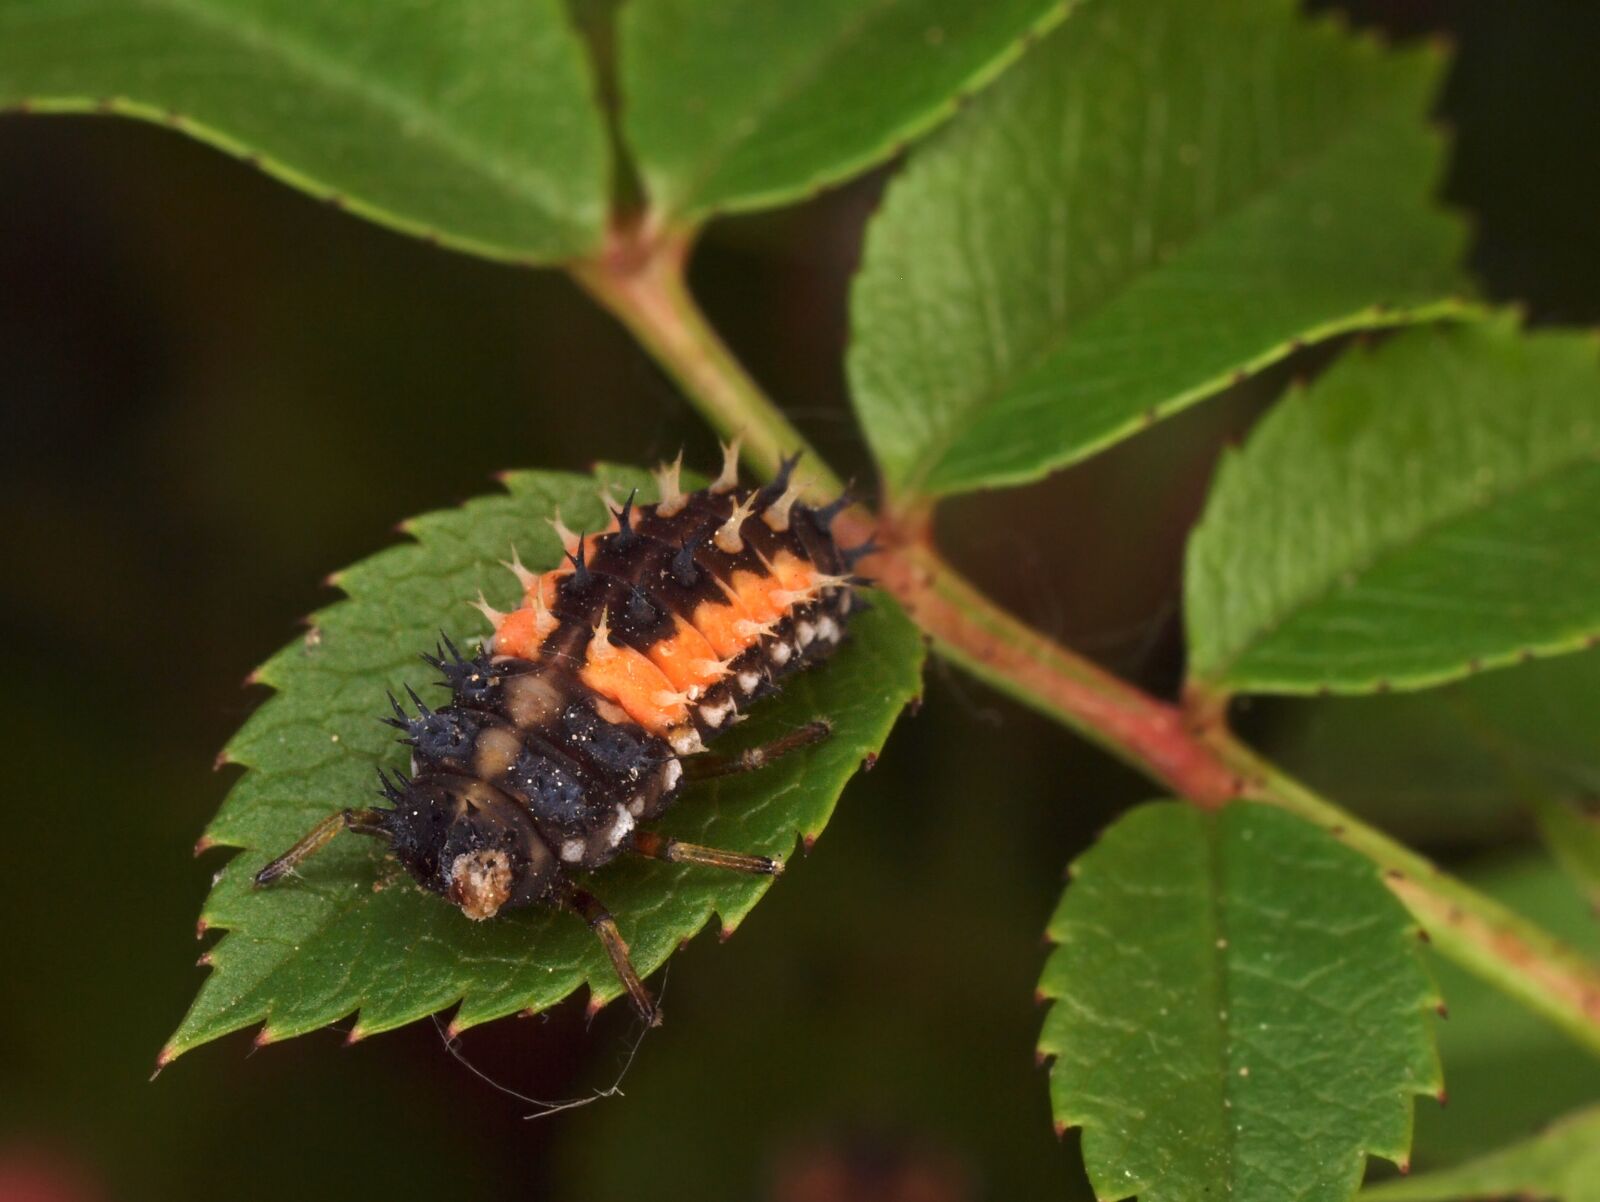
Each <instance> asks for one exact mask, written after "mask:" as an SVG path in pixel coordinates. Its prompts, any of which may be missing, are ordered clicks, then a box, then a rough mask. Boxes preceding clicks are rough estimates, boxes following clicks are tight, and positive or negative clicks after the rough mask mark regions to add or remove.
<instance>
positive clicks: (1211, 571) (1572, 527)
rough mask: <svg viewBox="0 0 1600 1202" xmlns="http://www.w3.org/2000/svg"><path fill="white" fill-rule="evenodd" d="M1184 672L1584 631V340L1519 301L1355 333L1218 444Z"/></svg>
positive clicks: (1269, 682) (1588, 536)
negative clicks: (1522, 313) (1239, 445)
mask: <svg viewBox="0 0 1600 1202" xmlns="http://www.w3.org/2000/svg"><path fill="white" fill-rule="evenodd" d="M1184 592H1185V600H1186V606H1185V612H1186V618H1187V625H1188V632H1189V641H1190V646H1191V647H1192V649H1193V650H1192V652H1191V667H1190V672H1191V675H1192V676H1193V677H1194V679H1195V681H1196V682H1197V683H1198V684H1200V685H1202V686H1204V687H1206V688H1208V689H1212V690H1215V691H1222V692H1230V691H1236V690H1242V691H1247V692H1266V693H1315V692H1320V691H1325V690H1326V691H1333V692H1341V693H1360V692H1372V691H1375V690H1381V689H1383V688H1385V687H1391V686H1392V687H1394V688H1421V687H1424V686H1427V685H1434V684H1440V683H1443V682H1445V681H1449V680H1452V679H1455V678H1458V677H1462V676H1466V675H1467V674H1469V673H1470V672H1473V671H1475V670H1477V669H1479V668H1485V667H1494V666H1498V665H1504V664H1510V663H1515V662H1516V661H1518V660H1520V659H1523V658H1526V657H1530V656H1533V655H1536V654H1540V655H1544V654H1557V653H1563V652H1570V651H1578V650H1581V649H1582V648H1584V647H1585V646H1588V645H1590V644H1591V642H1592V641H1593V640H1594V639H1595V638H1597V637H1600V346H1597V344H1596V342H1595V339H1594V337H1593V336H1592V335H1590V334H1587V333H1585V334H1577V333H1571V332H1549V333H1529V334H1524V333H1522V332H1521V331H1520V330H1519V329H1518V327H1517V323H1516V321H1515V320H1514V319H1512V318H1510V317H1500V318H1498V319H1496V320H1493V321H1486V322H1482V323H1479V324H1475V325H1460V326H1438V327H1433V328H1427V329H1417V330H1408V331H1406V332H1404V333H1402V334H1397V335H1395V336H1394V337H1393V338H1391V339H1390V340H1389V341H1387V342H1385V343H1384V344H1382V345H1381V346H1378V347H1375V348H1371V349H1361V348H1358V349H1356V350H1355V351H1353V352H1352V353H1351V354H1349V355H1346V356H1345V357H1344V358H1342V359H1340V360H1339V362H1338V363H1336V364H1335V365H1334V366H1333V367H1332V368H1331V369H1330V370H1329V371H1328V372H1326V373H1325V374H1324V375H1323V376H1321V377H1320V378H1319V379H1318V380H1317V381H1316V382H1315V383H1313V384H1312V385H1311V386H1310V387H1309V388H1306V389H1304V390H1302V391H1299V392H1296V393H1295V394H1294V395H1292V396H1290V397H1289V398H1287V399H1286V400H1285V401H1284V402H1283V403H1282V404H1280V405H1279V406H1278V407H1277V408H1276V409H1274V410H1273V411H1272V412H1271V413H1269V414H1268V415H1267V416H1266V418H1264V419H1263V420H1262V422H1261V424H1260V425H1259V426H1258V427H1257V428H1256V429H1255V430H1254V431H1253V432H1252V434H1251V436H1250V438H1249V441H1248V442H1246V444H1245V446H1244V448H1243V449H1242V450H1241V451H1239V452H1238V453H1237V454H1234V455H1232V456H1230V457H1229V458H1227V459H1225V460H1224V462H1223V464H1222V466H1221V468H1220V469H1219V470H1218V472H1217V479H1216V483H1215V485H1214V486H1213V488H1212V490H1211V496H1210V499H1209V500H1208V501H1207V503H1206V509H1205V515H1204V517H1203V518H1202V519H1201V522H1200V525H1199V526H1198V527H1197V528H1196V530H1195V532H1194V535H1193V537H1192V538H1191V540H1190V543H1189V553H1188V562H1187V568H1186V572H1185V580H1184Z"/></svg>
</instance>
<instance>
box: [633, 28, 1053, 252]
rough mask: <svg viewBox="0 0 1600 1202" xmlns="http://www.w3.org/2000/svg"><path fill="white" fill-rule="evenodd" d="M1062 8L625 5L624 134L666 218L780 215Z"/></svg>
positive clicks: (983, 76)
mask: <svg viewBox="0 0 1600 1202" xmlns="http://www.w3.org/2000/svg"><path fill="white" fill-rule="evenodd" d="M1069 5H1070V0H985V3H982V4H973V3H970V2H969V0H898V2H897V3H883V2H882V0H809V2H808V3H804V4H794V3H789V2H787V0H629V3H628V4H627V5H626V6H625V7H624V8H623V10H622V16H621V19H620V29H619V60H620V61H619V68H620V74H621V81H622V92H623V97H624V102H623V105H624V112H623V123H624V133H625V135H626V137H627V140H628V142H629V144H630V146H631V147H632V149H633V151H634V154H635V157H636V158H637V160H638V164H639V169H640V173H641V174H642V176H643V177H644V181H645V185H646V189H647V190H648V192H649V194H650V197H651V200H652V201H653V203H654V204H655V206H656V207H657V208H659V209H660V210H661V211H662V212H663V213H664V214H665V215H666V216H667V218H668V219H669V220H671V221H674V222H694V221H698V220H702V219H704V218H705V217H707V216H708V215H710V214H711V213H713V212H727V211H730V210H737V209H755V208H764V207H770V206H773V205H778V204H782V203H784V202H786V201H791V200H795V199H797V198H799V197H801V196H804V195H806V194H807V193H810V192H814V191H816V190H817V189H818V188H821V187H822V186H823V185H825V184H829V183H832V182H834V181H836V180H840V179H843V178H845V177H846V176H850V175H853V174H855V173H857V172H859V171H863V170H865V169H866V168H868V167H870V166H872V165H873V164H874V163H877V162H881V161H882V160H884V159H886V158H888V157H889V156H890V155H892V154H893V153H895V151H897V150H898V149H900V148H901V147H903V146H904V145H905V143H906V142H907V141H908V140H910V139H912V138H915V137H917V136H919V135H921V134H922V133H924V132H926V131H927V130H928V129H930V128H932V127H933V126H934V125H935V124H937V123H938V122H939V121H941V120H943V119H944V118H945V117H947V116H948V115H949V114H950V113H951V112H953V111H954V109H955V106H956V103H957V101H958V99H959V98H960V97H961V96H962V95H964V94H967V93H970V92H972V91H975V90H976V89H978V88H980V87H982V86H983V85H984V84H985V83H987V82H988V81H989V80H990V79H991V78H992V77H993V76H995V75H996V74H998V73H999V72H1000V71H1001V70H1003V69H1004V68H1005V67H1006V66H1007V65H1008V64H1009V63H1011V62H1012V61H1013V60H1014V59H1015V58H1016V57H1017V55H1018V54H1020V53H1021V51H1022V48H1023V45H1024V43H1025V42H1026V40H1027V39H1028V38H1030V37H1031V36H1033V35H1034V34H1036V33H1038V32H1039V31H1041V30H1044V29H1047V28H1049V27H1050V26H1051V25H1054V24H1055V23H1056V22H1057V21H1059V20H1060V19H1061V18H1062V16H1063V15H1064V14H1065V13H1066V11H1067V9H1068V7H1069Z"/></svg>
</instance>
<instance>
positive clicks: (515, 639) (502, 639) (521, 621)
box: [494, 606, 544, 659]
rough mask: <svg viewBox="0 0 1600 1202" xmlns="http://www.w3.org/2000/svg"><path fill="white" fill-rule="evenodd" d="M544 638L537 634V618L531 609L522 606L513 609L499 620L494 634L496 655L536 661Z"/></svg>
mask: <svg viewBox="0 0 1600 1202" xmlns="http://www.w3.org/2000/svg"><path fill="white" fill-rule="evenodd" d="M542 642H544V636H543V635H541V634H540V633H539V622H538V617H537V615H536V614H535V613H534V611H533V610H532V609H529V608H528V607H527V606H523V607H522V608H521V609H514V610H512V611H511V612H510V613H508V614H507V615H506V616H505V618H504V619H502V620H501V622H500V625H499V626H498V627H497V628H496V629H495V632H494V650H495V654H496V655H514V656H516V657H517V658H518V659H538V658H539V644H540V643H542Z"/></svg>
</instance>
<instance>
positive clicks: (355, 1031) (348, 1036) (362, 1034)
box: [263, 1022, 456, 1047]
mask: <svg viewBox="0 0 1600 1202" xmlns="http://www.w3.org/2000/svg"><path fill="white" fill-rule="evenodd" d="M263 1033H264V1032H263ZM366 1037H367V1031H366V1028H364V1027H363V1026H362V1025H361V1024H360V1023H359V1022H358V1023H356V1024H355V1026H353V1027H351V1028H350V1029H349V1030H348V1031H346V1032H345V1034H344V1046H345V1047H350V1046H351V1045H352V1044H357V1043H360V1042H361V1041H362V1040H363V1039H365V1038H366ZM445 1037H446V1038H447V1039H452V1040H453V1039H454V1038H455V1037H456V1025H455V1023H454V1022H452V1023H451V1024H450V1026H449V1027H448V1028H447V1029H446V1031H445Z"/></svg>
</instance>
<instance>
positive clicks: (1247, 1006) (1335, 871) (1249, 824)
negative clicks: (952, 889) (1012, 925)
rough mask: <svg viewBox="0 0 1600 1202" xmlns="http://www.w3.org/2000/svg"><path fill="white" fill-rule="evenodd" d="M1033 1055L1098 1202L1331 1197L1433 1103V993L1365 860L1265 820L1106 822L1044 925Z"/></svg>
mask: <svg viewBox="0 0 1600 1202" xmlns="http://www.w3.org/2000/svg"><path fill="white" fill-rule="evenodd" d="M1049 934H1050V938H1051V939H1052V940H1053V941H1054V942H1055V943H1056V944H1057V945H1058V946H1057V948H1056V950H1055V951H1054V952H1052V953H1051V955H1050V959H1049V961H1048V963H1047V964H1046V965H1045V971H1044V978H1043V980H1042V981H1041V982H1040V986H1039V992H1040V995H1041V996H1042V997H1045V998H1048V999H1050V1000H1051V1001H1052V1003H1053V1004H1052V1005H1051V1007H1050V1014H1049V1017H1048V1018H1047V1019H1046V1020H1045V1026H1044V1032H1043V1034H1042V1035H1041V1036H1040V1039H1039V1050H1040V1052H1041V1053H1042V1054H1043V1055H1045V1056H1048V1057H1051V1058H1053V1060H1054V1064H1053V1065H1052V1066H1051V1070H1050V1096H1051V1101H1052V1103H1053V1106H1054V1110H1055V1115H1056V1120H1057V1122H1058V1124H1059V1125H1060V1126H1061V1127H1062V1128H1066V1127H1081V1128H1083V1157H1084V1165H1085V1167H1086V1168H1087V1169H1088V1173H1089V1179H1090V1181H1091V1182H1093V1184H1094V1187H1095V1193H1096V1195H1097V1196H1098V1197H1101V1198H1108V1199H1109V1198H1124V1197H1127V1196H1129V1195H1132V1194H1137V1195H1138V1196H1139V1198H1140V1200H1141V1202H1180V1200H1181V1202H1203V1200H1205V1199H1214V1198H1219V1197H1230V1198H1233V1199H1236V1200H1238V1202H1280V1200H1281V1199H1283V1198H1298V1199H1302V1200H1303V1202H1344V1199H1346V1198H1348V1197H1349V1196H1350V1195H1351V1194H1352V1193H1353V1192H1354V1191H1355V1189H1356V1186H1357V1184H1358V1183H1359V1182H1360V1180H1361V1172H1362V1168H1363V1166H1364V1164H1365V1162H1366V1157H1367V1156H1368V1154H1374V1155H1378V1156H1384V1157H1388V1158H1390V1159H1393V1160H1401V1161H1403V1160H1404V1159H1405V1157H1406V1156H1407V1154H1408V1151H1409V1148H1410V1144H1411V1122H1412V1095H1414V1094H1419V1093H1428V1094H1437V1093H1438V1092H1439V1090H1440V1077H1439V1062H1438V1056H1437V1054H1436V1052H1435V1050H1434V1045H1433V1039H1432V1035H1431V1031H1430V1026H1429V1011H1431V1010H1432V1008H1433V1007H1434V1006H1436V1005H1437V1004H1438V1001H1439V997H1438V993H1437V991H1436V990H1435V989H1434V988H1433V985H1432V983H1431V982H1430V981H1429V979H1428V974H1427V972H1426V971H1425V970H1424V969H1423V967H1422V962H1421V958H1420V957H1419V955H1418V952H1417V948H1418V944H1419V940H1418V938H1417V934H1416V928H1415V925H1414V924H1413V923H1412V921H1411V919H1410V917H1409V916H1408V915H1407V914H1406V912H1405V909H1404V908H1403V907H1402V906H1401V905H1400V903H1399V902H1398V901H1397V900H1396V899H1395V898H1394V897H1393V896H1392V895H1391V894H1390V893H1389V891H1388V890H1387V889H1385V888H1384V886H1383V884H1382V882H1381V881H1380V880H1379V879H1378V875H1377V870H1376V869H1375V868H1374V867H1373V865H1372V863H1371V861H1369V860H1367V859H1365V858H1364V857H1362V856H1360V855H1359V854H1357V853H1356V852H1354V851H1352V850H1350V849H1349V848H1347V847H1345V846H1343V845H1342V844H1340V843H1339V842H1338V841H1337V840H1335V839H1334V838H1333V837H1332V836H1330V835H1328V834H1327V833H1326V832H1324V831H1321V830H1319V829H1317V828H1316V827H1315V826H1312V825H1311V824H1310V823H1308V822H1305V821H1304V820H1302V819H1300V818H1297V817H1295V816H1294V815H1291V814H1288V813H1285V812H1284V811H1282V810H1277V809H1273V808H1271V807H1268V806H1262V805H1252V804H1243V803H1240V804H1234V805H1229V806H1227V807H1225V808H1224V809H1222V810H1221V811H1220V812H1203V811H1201V810H1199V809H1196V808H1194V807H1192V806H1184V805H1180V804H1177V803H1173V802H1167V803H1157V804H1153V805H1146V806H1141V807H1140V808H1138V809H1136V810H1133V811H1131V812H1130V813H1128V814H1126V815H1124V816H1123V817H1122V818H1121V819H1120V820H1119V821H1118V822H1117V824H1116V825H1115V826H1113V827H1112V828H1111V830H1110V831H1109V832H1107V834H1106V835H1104V836H1103V837H1102V838H1101V840H1100V842H1099V843H1098V844H1096V846H1094V847H1093V848H1091V849H1090V850H1089V851H1088V852H1087V853H1085V854H1084V855H1083V857H1082V858H1081V859H1079V860H1078V861H1077V862H1076V864H1074V866H1073V877H1072V880H1071V882H1070V883H1069V884H1068V886H1067V889H1066V893H1065V894H1064V895H1063V897H1062V900H1061V905H1060V907H1059V908H1058V909H1057V911H1056V914H1055V917H1054V918H1053V919H1052V920H1051V922H1050V928H1049Z"/></svg>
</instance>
